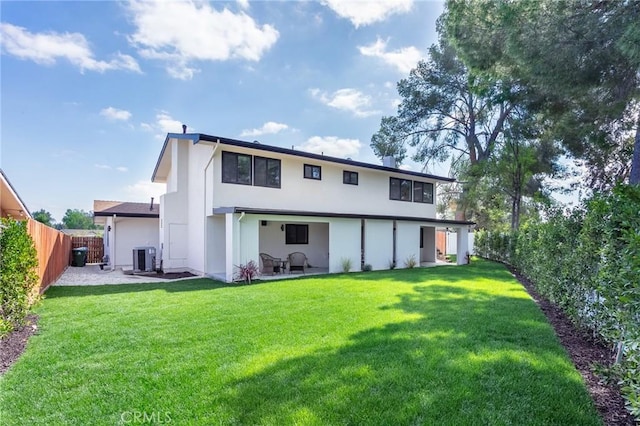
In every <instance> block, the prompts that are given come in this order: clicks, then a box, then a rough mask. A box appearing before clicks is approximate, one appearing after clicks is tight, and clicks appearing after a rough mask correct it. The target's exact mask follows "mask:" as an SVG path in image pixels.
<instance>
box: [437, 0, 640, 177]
mask: <svg viewBox="0 0 640 426" xmlns="http://www.w3.org/2000/svg"><path fill="white" fill-rule="evenodd" d="M443 22H444V25H445V27H446V32H447V34H448V35H449V37H450V40H451V42H452V43H453V44H454V45H455V47H456V50H457V52H458V54H459V55H460V56H461V58H462V59H463V61H464V63H465V64H466V65H467V66H468V67H470V69H471V70H472V73H473V74H476V75H483V76H486V75H489V76H492V77H493V78H498V79H504V78H509V79H513V80H515V81H517V82H519V84H520V85H521V86H522V87H523V88H525V89H526V90H525V91H524V93H526V95H527V96H526V106H527V108H529V109H531V110H533V111H538V112H540V113H542V114H543V116H544V119H545V121H546V131H547V134H548V135H549V138H555V139H557V140H560V141H562V142H563V144H564V146H565V147H566V148H567V149H568V150H569V151H570V152H571V153H572V154H573V155H574V156H575V157H577V158H584V159H585V161H586V162H587V164H588V165H589V166H590V170H591V172H592V176H591V177H592V181H593V182H598V181H599V182H601V183H603V184H604V185H610V184H611V183H610V182H607V181H606V180H607V176H606V175H604V174H603V173H601V170H602V169H603V167H602V164H603V163H605V164H610V163H611V162H613V161H615V159H616V158H620V155H621V153H625V152H629V151H630V150H629V149H628V146H629V145H630V140H633V146H634V148H633V150H632V152H633V154H632V155H631V156H630V158H627V159H626V160H625V161H623V164H622V165H616V166H614V167H613V169H614V170H617V172H618V176H617V177H616V179H620V178H621V177H626V176H624V174H625V173H627V171H628V176H629V181H630V182H631V183H634V184H639V183H640V109H639V108H638V101H639V97H640V2H637V1H593V2H579V1H572V0H521V1H513V2H510V1H503V0H487V1H482V2H477V1H474V0H448V2H447V10H446V12H445V15H444V17H443ZM629 130H631V133H629ZM633 134H635V138H634V137H633V136H632V135H633ZM603 158H604V159H605V160H604V161H603V160H602V159H603ZM625 162H626V163H627V164H628V163H631V167H626V168H625V167H624V163H625ZM620 174H622V176H620ZM614 180H615V179H614Z"/></svg>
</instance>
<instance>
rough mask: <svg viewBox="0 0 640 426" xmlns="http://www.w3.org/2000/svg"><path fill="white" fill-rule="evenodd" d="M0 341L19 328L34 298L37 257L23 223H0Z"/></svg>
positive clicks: (2, 220) (3, 220)
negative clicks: (0, 338)
mask: <svg viewBox="0 0 640 426" xmlns="http://www.w3.org/2000/svg"><path fill="white" fill-rule="evenodd" d="M0 225H1V226H0V337H3V336H4V335H6V334H8V333H10V332H11V331H12V330H13V329H14V328H16V327H18V326H20V325H22V324H23V323H24V319H25V317H26V316H27V312H28V311H29V307H30V306H31V305H32V304H33V303H34V302H35V301H36V300H37V298H38V288H37V285H38V274H37V272H36V268H37V267H38V257H37V252H36V249H35V246H34V244H33V240H32V239H31V236H30V235H29V233H28V231H27V223H26V222H19V221H15V220H12V219H6V218H2V219H0Z"/></svg>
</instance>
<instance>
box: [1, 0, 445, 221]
mask: <svg viewBox="0 0 640 426" xmlns="http://www.w3.org/2000/svg"><path fill="white" fill-rule="evenodd" d="M0 8H1V10H0V12H1V27H0V36H1V44H2V56H1V61H2V63H1V96H2V101H1V108H2V110H1V143H2V145H1V150H0V167H2V169H3V170H4V171H5V173H6V174H7V175H8V176H9V179H10V180H11V182H12V184H13V185H14V187H15V188H16V190H17V191H18V193H19V194H20V195H21V197H22V198H23V200H24V201H25V203H26V205H27V207H28V208H29V209H30V210H31V211H32V212H33V211H36V210H39V209H41V208H44V209H46V210H48V211H50V212H51V213H52V214H53V216H54V218H55V219H56V221H60V220H61V219H62V216H63V215H64V211H65V210H66V209H68V208H77V209H84V210H87V211H88V210H91V209H92V206H93V200H94V199H107V200H125V201H143V202H146V201H148V200H149V197H151V196H155V197H158V196H159V195H160V194H161V193H163V192H164V191H163V187H162V186H159V185H154V184H152V183H151V181H150V177H151V173H152V172H153V168H154V166H155V163H156V160H157V158H158V155H159V153H160V149H161V147H162V143H163V141H164V138H165V136H166V133H167V132H181V124H182V123H185V124H187V125H188V131H189V132H199V133H206V134H211V135H219V136H225V137H231V138H239V139H242V140H249V141H252V140H259V141H260V142H261V143H264V144H270V145H278V146H283V147H291V146H295V147H296V149H302V150H307V151H312V152H324V153H325V155H335V156H339V157H350V158H352V159H354V160H360V161H366V162H374V163H377V162H378V159H377V158H375V156H374V155H373V153H372V151H371V148H370V147H369V144H370V139H371V135H372V134H373V133H375V132H376V131H377V130H378V127H379V124H380V118H381V117H382V116H383V115H393V114H394V113H395V111H396V105H397V103H398V102H399V96H398V94H397V92H396V83H397V82H398V80H400V79H401V78H403V77H406V76H407V75H408V73H409V70H410V69H411V68H412V67H413V66H415V64H416V63H417V61H418V60H419V59H422V58H424V57H425V55H426V51H427V49H428V47H429V46H430V45H431V44H433V43H435V42H436V37H437V36H436V31H435V21H436V19H437V17H438V16H439V15H440V13H441V12H442V10H443V3H442V2H437V1H411V0H399V1H393V2H381V1H377V2H362V1H352V2H344V1H342V2H335V1H329V0H327V1H322V2H311V1H309V2H293V1H291V2H266V1H264V2H247V1H236V2H203V1H193V2H190V1H181V2H161V3H158V2H138V1H133V2H128V1H122V2H116V1H101V2H94V1H84V2H69V1H64V2H51V1H42V2H31V1H15V2H6V1H2V2H1V3H0ZM407 166H408V167H412V168H414V169H419V168H420V166H419V165H415V164H411V163H410V162H409V163H408V164H407ZM434 172H436V173H446V170H444V169H443V170H436V171H434ZM156 200H157V198H156Z"/></svg>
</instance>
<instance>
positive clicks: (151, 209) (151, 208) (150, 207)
mask: <svg viewBox="0 0 640 426" xmlns="http://www.w3.org/2000/svg"><path fill="white" fill-rule="evenodd" d="M149 210H150V211H153V197H151V205H150V206H149Z"/></svg>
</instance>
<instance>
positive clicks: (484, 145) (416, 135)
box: [371, 26, 557, 227]
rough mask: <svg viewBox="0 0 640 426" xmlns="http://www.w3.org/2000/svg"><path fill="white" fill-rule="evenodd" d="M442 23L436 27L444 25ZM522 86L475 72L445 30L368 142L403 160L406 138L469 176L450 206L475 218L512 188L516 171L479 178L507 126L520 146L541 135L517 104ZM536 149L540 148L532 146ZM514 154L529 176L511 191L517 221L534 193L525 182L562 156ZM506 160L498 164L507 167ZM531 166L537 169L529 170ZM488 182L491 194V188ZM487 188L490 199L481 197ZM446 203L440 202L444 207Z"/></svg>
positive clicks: (425, 155)
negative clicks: (394, 109)
mask: <svg viewBox="0 0 640 426" xmlns="http://www.w3.org/2000/svg"><path fill="white" fill-rule="evenodd" d="M442 29H443V27H442V26H439V31H442ZM520 91H521V88H520V87H519V86H518V85H515V84H511V82H510V80H508V79H504V80H499V79H496V78H493V77H491V76H482V75H472V74H470V73H469V70H468V69H467V67H466V66H465V65H464V63H463V62H462V61H461V60H460V59H459V58H458V57H457V55H456V52H455V50H454V49H453V47H452V46H451V45H450V44H449V43H447V38H446V37H444V36H443V37H441V39H440V44H439V45H434V46H432V47H431V48H430V49H429V60H428V61H421V62H419V63H418V65H417V67H416V68H415V69H413V70H412V71H411V73H410V75H409V77H408V78H407V79H403V80H401V81H400V82H399V83H398V92H399V94H400V95H401V97H402V102H401V104H400V106H399V107H398V114H397V116H393V117H383V118H382V121H381V124H380V130H379V131H378V132H377V133H376V134H374V135H373V136H372V138H371V147H372V148H373V150H374V152H375V154H376V155H377V156H379V157H384V156H386V155H391V156H394V157H395V158H396V160H398V161H401V160H402V159H404V157H405V156H406V148H405V147H406V145H410V146H413V147H415V148H416V152H415V154H414V156H413V159H414V160H415V161H418V162H421V163H425V164H426V165H428V164H429V163H430V162H442V161H447V160H449V161H451V170H452V171H453V175H455V176H456V177H458V178H460V179H462V180H463V181H464V182H465V183H464V184H462V186H461V188H459V190H457V197H456V198H457V199H455V200H450V199H451V194H453V193H454V192H455V191H456V190H454V191H453V192H452V191H449V194H448V199H447V202H446V205H447V206H448V205H454V206H456V208H457V209H459V211H461V212H463V213H465V216H467V214H466V213H471V215H472V216H476V217H474V219H477V216H481V215H482V214H488V212H484V213H481V212H480V211H479V210H478V209H485V210H486V209H487V208H488V206H489V205H490V204H491V206H492V207H491V208H492V209H495V210H499V209H500V208H502V209H504V204H505V203H504V200H503V199H502V198H504V192H505V188H507V187H508V188H510V189H513V188H514V186H513V185H514V182H513V176H511V177H509V178H508V179H511V181H510V182H505V179H507V177H505V176H499V175H497V174H495V173H494V174H493V175H492V176H493V178H495V179H494V181H485V182H481V181H482V180H483V179H484V180H486V179H487V177H488V171H492V172H493V170H492V169H490V168H487V163H488V162H490V161H491V160H492V158H493V157H494V155H495V151H496V149H498V148H499V149H506V148H505V141H504V137H505V132H507V131H508V132H509V134H511V135H512V136H511V138H512V139H511V140H512V141H513V140H514V139H513V138H516V137H517V138H520V139H519V141H518V143H517V145H515V146H517V147H521V146H523V145H522V144H532V143H534V142H533V140H534V139H535V138H537V137H538V134H537V133H536V131H537V130H536V129H537V126H538V124H537V122H536V117H534V116H532V115H531V114H529V112H528V110H527V109H526V108H523V107H522V106H520V105H519V104H518V100H519V97H520ZM516 129H518V130H517V135H516V134H515V132H516ZM526 138H528V139H530V140H531V141H527V140H525V139H526ZM535 143H538V142H535ZM511 146H514V145H511ZM531 150H532V151H533V152H535V147H533V146H532V147H531ZM512 154H513V155H512V156H511V157H510V158H511V159H514V155H515V159H516V160H519V161H520V162H518V164H519V166H520V167H521V169H520V171H519V173H521V175H518V178H519V179H525V178H526V181H524V180H523V181H518V182H517V186H516V188H515V190H514V191H512V195H513V197H514V200H513V202H512V207H513V208H512V218H513V219H512V220H513V225H514V226H515V227H517V226H518V224H519V216H520V205H521V202H522V197H523V196H525V195H526V194H527V195H528V194H529V193H526V192H525V191H524V189H525V188H524V187H525V186H526V184H530V183H531V182H529V180H530V179H533V176H534V175H536V174H538V173H542V172H543V169H544V170H552V169H553V166H552V165H551V162H554V161H555V159H556V158H557V155H555V156H553V157H540V158H539V160H540V161H543V160H544V161H547V162H548V163H547V166H546V169H545V168H543V167H542V166H541V165H540V164H539V163H538V159H537V158H536V161H525V160H524V159H520V157H518V156H520V155H525V150H524V149H523V150H515V151H513V150H512ZM531 155H533V154H531ZM505 161H506V160H504V161H503V162H501V163H500V164H503V165H504V167H503V168H505V169H506V167H507V165H506V162H505ZM492 164H493V165H494V166H495V164H494V163H492ZM534 166H535V167H537V168H536V169H532V168H533V167H534ZM496 179H497V180H496ZM508 179H507V180H508ZM480 188H484V189H483V190H479V189H480ZM489 189H491V194H489V193H488V192H487V191H489ZM487 195H490V198H491V200H493V201H494V202H493V203H489V202H488V200H487V199H485V200H480V199H479V198H478V197H484V196H487ZM501 197H502V198H501ZM498 206H499V207H498ZM442 208H443V206H440V210H442ZM445 208H446V207H445ZM488 222H489V221H487V223H488Z"/></svg>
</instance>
